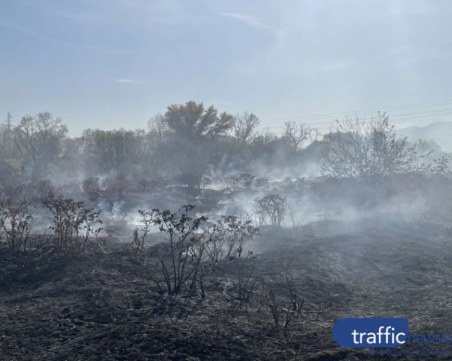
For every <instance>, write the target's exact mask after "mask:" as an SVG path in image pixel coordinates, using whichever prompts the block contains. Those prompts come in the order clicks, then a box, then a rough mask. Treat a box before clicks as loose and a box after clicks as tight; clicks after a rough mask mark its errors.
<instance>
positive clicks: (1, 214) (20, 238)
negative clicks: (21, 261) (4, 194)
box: [0, 199, 33, 252]
mask: <svg viewBox="0 0 452 361" xmlns="http://www.w3.org/2000/svg"><path fill="white" fill-rule="evenodd" d="M32 220H33V216H32V206H31V203H29V202H27V201H26V200H20V201H19V202H17V203H16V204H15V203H13V202H12V201H11V200H9V199H7V200H3V201H0V239H1V238H4V239H5V240H6V244H7V245H8V247H9V248H10V249H12V250H22V251H24V252H25V251H26V249H27V242H28V239H29V236H30V231H31V222H32Z"/></svg>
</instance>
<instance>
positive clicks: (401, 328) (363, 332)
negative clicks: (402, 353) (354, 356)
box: [333, 318, 408, 348]
mask: <svg viewBox="0 0 452 361" xmlns="http://www.w3.org/2000/svg"><path fill="white" fill-rule="evenodd" d="M407 337H408V320H407V319H406V318H344V319H342V320H339V321H337V322H336V324H335V325H334V328H333V338H334V340H335V341H336V342H337V343H338V344H339V345H340V346H343V347H350V348H372V347H399V346H402V345H403V344H404V343H405V342H406V340H407Z"/></svg>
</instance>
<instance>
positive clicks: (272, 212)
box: [255, 193, 286, 227]
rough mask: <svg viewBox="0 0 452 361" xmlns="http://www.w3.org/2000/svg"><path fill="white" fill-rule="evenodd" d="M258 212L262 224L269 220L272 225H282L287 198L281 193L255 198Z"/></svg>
mask: <svg viewBox="0 0 452 361" xmlns="http://www.w3.org/2000/svg"><path fill="white" fill-rule="evenodd" d="M255 207H256V213H257V216H258V218H259V223H260V224H261V225H263V224H265V223H266V222H267V220H269V221H270V223H271V225H272V226H278V227H279V226H281V222H282V221H283V219H284V215H285V213H286V199H285V198H284V197H282V196H280V195H279V194H276V193H269V194H266V195H264V196H263V197H260V198H256V199H255Z"/></svg>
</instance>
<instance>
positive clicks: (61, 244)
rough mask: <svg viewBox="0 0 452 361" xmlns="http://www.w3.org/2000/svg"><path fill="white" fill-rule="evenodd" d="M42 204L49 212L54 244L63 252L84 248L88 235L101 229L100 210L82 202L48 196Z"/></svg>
mask: <svg viewBox="0 0 452 361" xmlns="http://www.w3.org/2000/svg"><path fill="white" fill-rule="evenodd" d="M43 204H44V206H45V207H46V208H47V209H48V210H49V211H50V212H51V218H50V220H51V222H52V225H51V226H50V229H51V230H52V231H53V241H54V244H55V246H56V247H57V248H59V249H60V250H62V251H64V252H65V253H67V252H71V251H76V250H80V249H83V250H85V248H86V244H87V242H88V239H89V237H90V236H92V235H95V236H96V235H98V234H99V232H100V231H101V230H102V228H101V227H100V225H101V224H102V221H101V219H100V214H101V211H99V210H94V209H89V208H85V207H84V203H83V202H76V201H74V200H73V199H71V198H55V197H50V198H48V199H46V200H45V201H44V202H43Z"/></svg>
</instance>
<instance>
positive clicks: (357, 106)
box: [0, 0, 452, 134]
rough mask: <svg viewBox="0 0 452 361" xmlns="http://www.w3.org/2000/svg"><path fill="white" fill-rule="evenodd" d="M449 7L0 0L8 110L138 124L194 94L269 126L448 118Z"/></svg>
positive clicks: (451, 93) (2, 108)
mask: <svg viewBox="0 0 452 361" xmlns="http://www.w3.org/2000/svg"><path fill="white" fill-rule="evenodd" d="M451 15H452V2H450V1H446V0H443V1H441V0H436V1H431V0H425V1H420V0H411V1H403V0H399V1H392V0H386V1H383V0H380V1H372V0H331V1H327V0H310V1H305V0H296V1H295V0H293V1H262V0H260V1H257V0H250V1H243V0H241V1H238V0H232V1H218V0H209V1H201V0H198V1H194V0H183V1H182V0H172V1H169V0H156V1H153V0H72V1H69V0H2V1H1V2H0V54H1V56H0V84H1V87H0V120H1V119H2V118H3V117H4V116H3V114H6V112H7V111H10V112H11V113H12V114H13V115H14V119H15V121H17V120H18V119H20V117H22V116H23V115H25V114H29V113H30V114H34V113H37V112H39V111H50V112H52V113H53V114H55V115H58V116H61V117H62V118H63V120H64V121H65V122H66V124H68V126H69V128H70V129H71V131H72V132H73V133H74V134H76V133H79V132H80V131H81V130H82V129H84V128H102V129H106V128H119V127H124V128H132V129H135V128H143V127H145V126H146V123H147V120H148V119H149V118H150V117H152V116H153V115H155V114H156V113H162V112H164V111H165V109H166V107H167V106H168V105H170V104H174V103H183V102H185V101H187V100H190V99H193V100H197V101H203V102H205V103H207V104H214V105H216V106H217V107H218V108H219V109H220V110H225V111H229V112H231V113H239V112H243V111H250V112H254V113H256V114H257V115H258V116H259V117H260V118H261V121H262V127H267V126H268V127H271V128H272V129H279V128H278V127H280V126H281V125H282V124H283V123H284V121H285V120H289V119H301V120H304V121H305V122H307V123H320V124H326V123H327V122H330V121H333V120H334V118H336V117H340V116H342V114H344V112H350V113H352V112H355V111H357V112H361V111H366V114H367V113H368V112H371V111H373V110H377V109H381V110H388V113H389V114H390V115H391V113H394V120H395V121H396V122H398V123H399V124H403V125H405V124H406V125H408V124H426V123H429V122H432V121H438V120H452V81H451V75H452V74H451V67H450V64H451V60H452V37H451V36H450V34H452V22H451V20H450V17H451ZM412 104H420V105H412ZM405 105H410V106H408V107H404V106H405ZM317 114H322V115H321V116H320V115H317ZM324 114H325V115H324ZM308 115H313V116H308ZM322 126H323V125H322Z"/></svg>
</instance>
